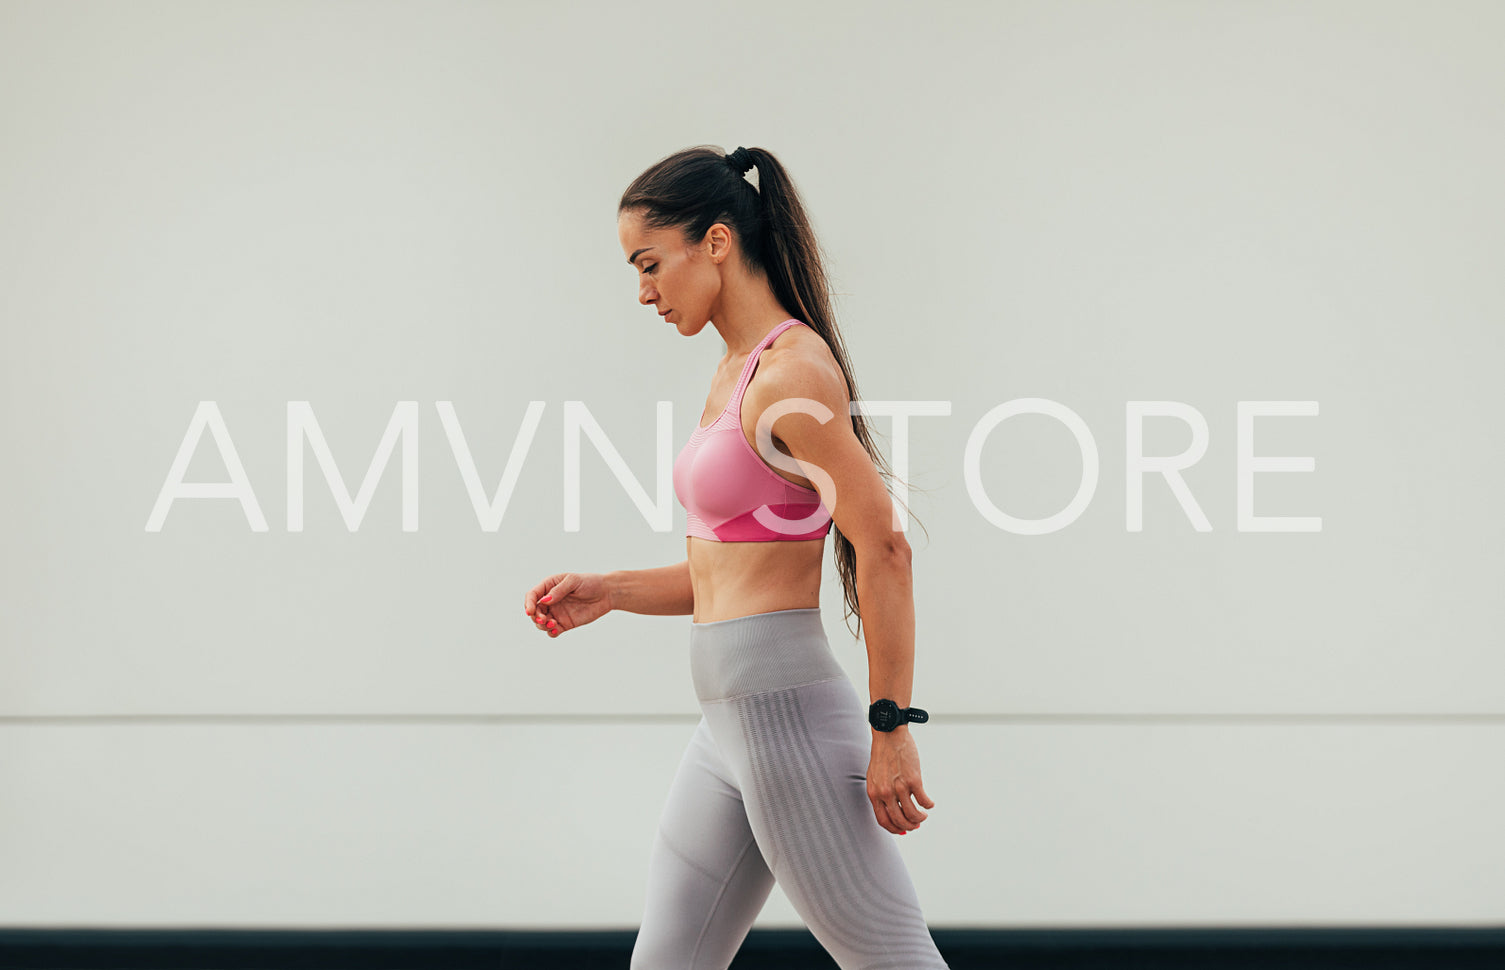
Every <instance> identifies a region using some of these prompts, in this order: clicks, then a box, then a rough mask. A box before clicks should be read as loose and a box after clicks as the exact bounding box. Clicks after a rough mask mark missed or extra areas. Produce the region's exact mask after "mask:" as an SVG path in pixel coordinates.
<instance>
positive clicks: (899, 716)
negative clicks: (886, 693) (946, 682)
mask: <svg viewBox="0 0 1505 970" xmlns="http://www.w3.org/2000/svg"><path fill="white" fill-rule="evenodd" d="M928 720H930V715H929V714H927V713H925V712H924V711H922V710H920V709H919V708H918V707H900V706H899V705H898V704H895V703H894V702H893V701H891V700H889V699H888V698H887V697H885V698H883V699H882V700H879V701H874V702H873V703H872V705H871V706H870V707H868V709H867V722H868V723H869V724H871V725H872V726H873V727H875V728H877V729H878V730H879V731H892V730H893V729H894V728H896V727H898V726H899V725H900V724H924V723H925V722H926V721H928Z"/></svg>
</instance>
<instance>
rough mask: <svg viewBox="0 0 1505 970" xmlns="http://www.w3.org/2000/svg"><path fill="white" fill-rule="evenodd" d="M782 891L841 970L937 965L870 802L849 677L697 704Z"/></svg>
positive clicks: (860, 706) (868, 747)
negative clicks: (704, 713)
mask: <svg viewBox="0 0 1505 970" xmlns="http://www.w3.org/2000/svg"><path fill="white" fill-rule="evenodd" d="M701 706H702V709H703V710H704V711H705V712H706V718H707V721H708V723H709V725H710V728H711V734H712V736H713V738H714V739H715V741H716V742H717V743H718V744H719V745H720V750H721V751H722V752H723V754H724V757H725V762H726V764H727V767H728V768H729V770H730V771H731V773H732V775H733V777H734V779H735V782H736V785H737V787H738V788H739V789H740V791H741V793H742V797H743V799H745V804H746V808H747V813H746V814H747V818H748V824H749V825H750V827H751V829H752V832H753V835H754V838H756V840H757V842H758V845H759V847H760V848H761V850H762V854H763V856H764V858H766V859H767V860H768V863H769V866H770V868H771V869H772V871H773V874H774V876H775V877H776V878H777V879H778V884H779V887H780V889H782V890H783V891H784V894H785V895H786V896H788V898H789V901H790V902H791V903H792V904H793V905H794V908H795V910H796V911H797V912H798V913H799V914H800V917H801V918H802V919H803V920H804V922H805V924H806V925H807V926H808V927H809V928H810V931H811V933H813V934H814V935H815V937H816V939H817V940H819V941H820V943H821V945H822V946H824V947H825V948H826V950H827V951H828V952H829V953H830V954H831V955H832V957H834V958H835V959H836V961H837V963H838V964H839V965H840V966H841V967H842V968H843V970H859V968H862V970H867V968H873V970H877V968H892V967H908V968H940V967H945V966H946V962H945V960H944V959H942V957H941V955H940V952H939V951H938V950H937V949H936V946H935V942H934V940H933V939H932V938H931V936H930V931H929V929H928V928H927V927H926V925H925V918H924V915H923V914H922V912H921V910H920V904H919V899H918V897H917V894H916V891H915V887H914V883H913V881H912V880H911V879H910V876H909V871H908V868H907V867H906V866H905V864H904V859H903V857H902V856H901V855H900V854H899V848H898V846H897V845H895V844H894V841H893V840H894V839H896V838H899V836H896V835H893V834H891V833H889V832H887V831H885V830H884V828H883V827H882V826H881V825H879V824H878V820H877V818H875V817H874V815H873V807H872V803H871V802H869V801H868V797H867V766H868V760H869V757H870V755H871V753H872V731H871V729H870V728H869V727H868V724H867V716H866V713H867V711H866V705H865V704H864V703H863V702H862V699H861V698H860V697H859V696H858V694H857V690H856V688H855V687H854V686H853V685H852V682H851V681H850V680H849V679H847V678H846V677H841V678H838V679H832V680H826V681H821V682H818V683H811V684H803V685H799V686H794V687H787V688H784V689H780V690H769V691H761V692H758V693H754V694H750V695H746V696H742V697H735V698H730V699H727V700H721V701H715V702H711V703H702V705H701Z"/></svg>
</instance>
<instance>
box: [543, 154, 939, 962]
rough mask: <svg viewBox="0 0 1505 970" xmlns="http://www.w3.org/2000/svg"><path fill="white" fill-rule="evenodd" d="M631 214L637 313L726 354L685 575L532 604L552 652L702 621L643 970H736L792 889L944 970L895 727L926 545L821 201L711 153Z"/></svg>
mask: <svg viewBox="0 0 1505 970" xmlns="http://www.w3.org/2000/svg"><path fill="white" fill-rule="evenodd" d="M754 167H756V169H757V177H758V184H757V185H756V186H754V185H753V184H752V183H751V182H749V181H748V180H747V179H746V178H745V177H744V176H745V175H746V173H747V172H748V171H750V170H751V169H752V168H754ZM617 212H618V221H617V235H618V237H619V240H620V242H621V244H622V251H623V253H624V255H626V257H627V261H628V263H630V264H631V265H632V266H633V268H634V270H636V272H637V274H638V302H639V303H644V304H652V305H653V306H654V308H655V309H656V310H658V312H659V315H660V316H661V317H663V318H664V319H665V320H666V321H667V322H669V323H671V324H673V325H674V327H675V329H676V330H678V331H679V333H680V334H682V335H684V336H693V335H695V334H697V333H700V332H701V331H702V330H703V329H705V326H706V324H707V323H710V324H712V325H713V326H715V328H716V329H717V331H719V333H720V335H721V338H722V340H723V341H725V343H726V346H727V354H726V356H725V357H724V358H722V360H721V363H720V366H719V367H718V369H717V372H716V377H715V379H714V381H713V385H712V389H711V394H710V397H709V398H708V399H707V407H706V412H705V414H704V415H702V416H701V418H700V420H699V422H697V425H698V426H697V428H696V430H695V431H693V432H692V433H691V435H690V440H689V442H688V443H687V444H686V445H685V447H684V450H682V451H681V452H680V454H679V456H678V458H677V459H676V461H675V464H674V488H675V492H676V494H677V495H678V498H679V500H680V502H681V503H682V504H683V505H684V506H685V509H686V517H687V521H688V523H689V527H688V530H687V532H686V539H685V549H686V558H685V561H684V562H681V563H679V564H677V565H674V566H665V567H662V568H659V569H644V570H626V571H618V572H611V573H606V574H580V573H560V574H557V575H554V576H550V577H549V578H548V579H545V580H544V581H542V582H540V583H539V584H538V585H537V586H535V587H533V589H531V590H529V591H528V592H527V594H526V595H525V596H524V599H523V607H524V610H525V612H526V613H527V614H528V616H530V617H531V618H532V619H533V621H534V623H535V624H536V625H537V627H538V628H539V629H540V630H544V631H545V632H546V633H547V634H548V635H549V636H551V637H557V636H559V635H560V634H561V633H563V632H564V631H566V630H573V629H575V628H576V627H579V626H581V625H583V624H586V623H589V622H591V621H592V620H594V619H596V618H598V617H600V616H602V615H604V614H605V613H606V612H608V611H609V610H614V609H615V610H625V611H627V612H630V613H642V614H652V615H671V614H684V613H689V614H692V616H691V623H690V670H691V675H692V679H693V681H694V684H695V692H696V696H697V698H698V700H699V702H700V707H701V711H702V714H703V716H702V718H701V720H700V723H699V724H698V725H697V727H696V729H695V732H694V734H693V736H692V737H691V739H690V743H689V747H688V748H687V750H686V751H685V753H684V756H683V758H682V760H681V761H680V764H679V768H678V771H677V774H676V775H675V778H674V781H673V783H672V784H671V786H670V790H669V796H668V800H667V802H666V804H665V806H664V809H663V814H662V817H661V819H660V822H659V829H658V833H657V836H656V837H655V840H654V845H653V850H652V855H651V857H650V862H649V868H648V888H647V905H646V907H645V910H644V916H643V923H642V927H641V929H640V930H639V932H638V936H637V941H636V945H635V946H634V949H633V953H632V967H633V970H689V968H697V970H698V968H702V967H704V968H725V967H726V966H727V965H728V964H729V963H730V962H731V960H732V958H733V956H734V955H735V954H736V952H737V949H738V947H739V946H740V945H741V943H742V940H743V939H744V937H745V936H746V935H747V932H748V930H749V929H750V928H751V926H752V923H753V919H754V917H756V916H757V914H758V912H759V911H760V910H761V909H762V907H763V904H764V902H765V901H766V900H767V898H768V894H769V892H770V891H771V890H772V888H773V883H774V881H775V879H777V881H778V883H779V885H780V886H781V887H782V888H783V890H784V892H785V894H786V895H787V896H788V898H789V900H790V902H791V903H793V905H794V907H795V909H796V910H797V911H798V912H799V914H800V916H801V917H802V918H803V919H804V921H805V923H806V925H807V926H809V928H810V930H811V932H812V933H813V934H814V935H815V937H816V939H817V940H819V941H820V943H821V945H822V946H824V947H825V948H826V950H827V951H828V952H829V953H830V954H831V955H832V956H833V957H834V958H835V959H836V962H837V963H838V965H840V966H841V967H842V968H844V970H856V968H866V967H872V968H877V967H883V968H895V967H905V968H922V967H924V968H929V967H945V966H946V965H947V964H946V962H945V961H944V960H943V959H942V958H941V955H940V953H939V952H938V951H937V949H936V947H935V943H934V941H933V940H932V939H931V936H930V931H929V929H928V928H927V927H926V925H925V921H924V918H923V916H922V914H921V912H920V906H919V902H918V900H917V898H916V894H915V889H914V885H913V883H912V881H911V880H910V877H909V873H908V871H907V869H906V868H905V865H904V861H903V859H902V857H901V856H900V854H899V851H898V847H897V846H896V845H894V843H893V842H892V841H891V840H890V838H889V837H888V835H886V834H885V833H886V832H887V833H893V834H895V835H903V834H904V833H906V832H908V831H910V830H912V829H915V828H918V827H919V825H920V823H921V822H923V821H924V820H925V818H926V813H925V812H924V811H922V810H921V808H920V807H919V806H920V805H923V806H924V807H925V808H933V807H935V803H934V802H933V801H932V800H931V799H930V798H929V796H927V795H926V794H925V789H924V787H923V786H922V784H921V781H920V761H919V754H918V752H917V750H916V748H915V742H914V739H913V738H912V737H911V736H910V733H909V730H910V729H909V725H908V724H906V723H902V720H903V717H902V715H901V716H900V717H899V718H897V720H899V721H900V722H901V723H899V724H898V726H896V727H895V726H894V725H893V724H892V723H891V722H885V721H884V720H883V716H884V712H885V711H886V712H887V714H888V716H892V714H893V710H894V707H895V706H896V707H897V708H899V709H906V708H909V704H910V688H911V685H912V682H913V673H914V669H913V667H914V664H913V659H914V600H913V593H912V589H911V583H910V549H909V545H908V543H907V542H906V540H905V538H904V535H903V533H902V532H900V531H897V529H896V527H895V520H896V516H895V514H894V510H893V504H892V499H891V498H890V495H889V492H888V489H887V488H886V487H885V485H884V481H883V477H882V475H880V471H879V469H880V468H884V469H885V471H884V474H887V471H886V463H885V461H884V459H883V457H882V455H881V453H880V452H879V451H878V449H877V448H875V447H874V446H873V444H872V441H871V439H870V437H869V435H868V432H867V427H866V425H865V423H864V422H863V420H862V418H861V417H860V416H852V417H850V418H848V417H847V416H848V415H850V414H851V410H850V403H851V401H852V400H854V399H856V396H857V395H856V386H855V383H854V382H853V380H852V378H851V368H850V366H849V365H848V363H847V359H846V351H845V348H844V346H843V344H842V342H841V337H840V334H839V333H838V332H837V330H836V326H835V322H834V320H833V318H832V314H831V310H830V300H829V294H828V292H827V284H826V278H825V274H824V271H823V269H822V266H821V260H820V256H819V247H818V245H817V243H816V240H815V236H814V234H813V232H812V231H811V228H810V224H809V221H808V219H807V218H806V216H805V212H804V207H803V206H802V204H801V203H800V200H799V197H798V195H797V193H796V191H795V187H794V184H793V182H792V181H791V179H790V177H789V175H788V173H787V172H786V171H785V169H784V167H783V166H782V165H780V164H779V162H778V160H777V159H776V158H774V156H773V155H772V154H770V153H769V152H767V151H765V150H763V149H757V148H754V149H747V148H738V149H737V150H736V151H735V152H732V153H731V154H730V155H727V154H723V153H722V152H721V150H720V149H717V148H711V147H705V146H702V147H697V148H691V149H686V150H684V151H681V152H678V153H676V154H674V155H671V156H669V157H668V158H665V159H663V160H662V161H660V162H658V163H656V164H655V165H653V166H652V167H650V168H649V169H648V170H647V171H645V172H643V174H641V175H640V176H638V178H637V179H636V180H635V181H634V182H633V183H632V184H631V185H630V186H628V188H627V191H626V192H625V193H624V194H623V196H622V199H621V202H620V203H619V205H618V209H617ZM765 412H766V413H765ZM708 416H709V417H708ZM776 418H781V420H778V421H777V427H778V433H777V434H773V435H771V431H772V428H773V425H774V421H775V419H776ZM739 439H740V440H739ZM760 439H761V441H762V447H758V445H759V443H760ZM770 442H771V443H770ZM838 497H839V501H838ZM833 523H834V525H835V529H834V530H832V528H831V527H832V525H833ZM828 532H829V533H831V534H833V536H834V540H833V541H834V544H835V546H836V555H837V565H838V569H839V572H840V575H841V580H842V585H843V586H844V588H845V593H846V603H847V605H848V607H849V608H850V610H849V614H848V615H852V614H855V615H857V617H858V629H859V631H860V629H861V621H862V617H863V616H864V615H866V617H867V619H868V621H869V623H868V630H869V635H868V637H867V646H868V657H869V677H868V687H869V694H870V700H871V701H874V702H878V701H882V702H883V703H882V704H879V705H877V710H876V712H874V713H873V717H872V720H870V708H869V704H868V703H864V702H863V701H862V699H861V697H860V696H859V694H858V693H857V689H856V687H855V686H854V685H853V684H852V681H851V680H850V679H849V678H848V677H847V676H846V674H845V672H844V670H843V669H842V667H841V665H840V664H839V663H838V662H837V660H836V657H835V654H834V653H833V651H832V649H831V646H830V643H829V642H828V641H827V639H826V635H825V630H824V628H823V627H822V625H821V620H820V580H821V561H822V554H823V552H824V549H825V536H826V534H827V533H828ZM890 702H892V703H890ZM924 717H925V714H924V712H923V711H920V710H919V709H918V708H916V709H914V718H913V720H914V721H915V722H916V723H917V722H919V721H921V720H923V719H924ZM916 802H918V804H916Z"/></svg>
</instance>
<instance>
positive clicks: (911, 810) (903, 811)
mask: <svg viewBox="0 0 1505 970" xmlns="http://www.w3.org/2000/svg"><path fill="white" fill-rule="evenodd" d="M896 803H897V804H898V806H899V812H898V814H899V816H900V817H901V818H903V819H904V822H905V825H904V827H905V828H907V829H913V828H918V827H919V825H920V823H921V822H923V821H925V819H927V818H929V816H928V815H926V814H925V813H924V812H922V811H920V807H919V806H918V805H916V804H915V803H914V794H913V793H912V792H901V793H900V794H899V797H898V798H897V799H896ZM891 814H892V813H891Z"/></svg>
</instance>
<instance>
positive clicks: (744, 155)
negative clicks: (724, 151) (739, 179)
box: [726, 145, 758, 175]
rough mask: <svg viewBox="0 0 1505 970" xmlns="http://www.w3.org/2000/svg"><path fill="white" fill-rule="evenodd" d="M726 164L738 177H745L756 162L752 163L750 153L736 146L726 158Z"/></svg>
mask: <svg viewBox="0 0 1505 970" xmlns="http://www.w3.org/2000/svg"><path fill="white" fill-rule="evenodd" d="M726 163H727V164H728V165H730V166H731V167H732V168H733V169H735V170H736V172H737V174H738V175H746V174H747V173H748V171H749V170H750V169H751V168H752V167H753V166H754V165H756V164H758V163H757V162H755V161H753V157H752V152H750V151H748V150H747V149H745V148H743V147H742V146H741V145H738V146H737V150H736V151H734V152H732V153H731V154H730V155H728V156H726Z"/></svg>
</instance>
